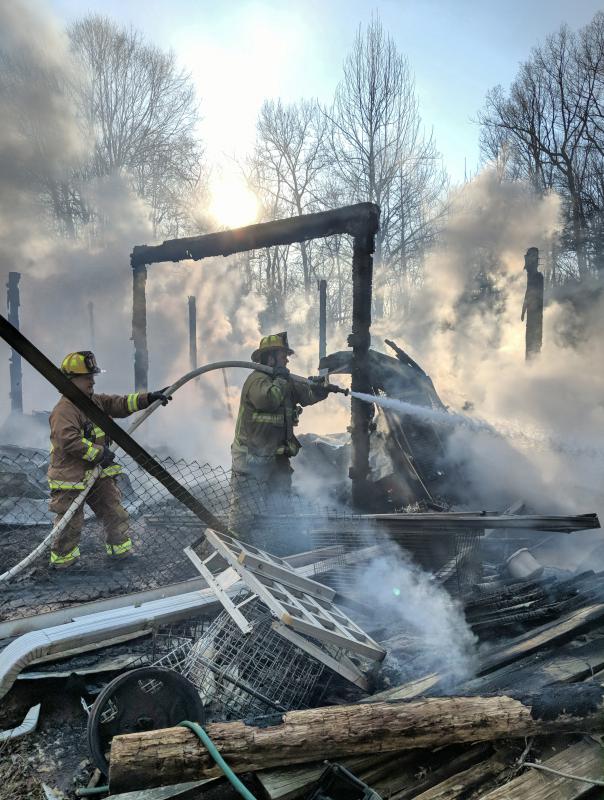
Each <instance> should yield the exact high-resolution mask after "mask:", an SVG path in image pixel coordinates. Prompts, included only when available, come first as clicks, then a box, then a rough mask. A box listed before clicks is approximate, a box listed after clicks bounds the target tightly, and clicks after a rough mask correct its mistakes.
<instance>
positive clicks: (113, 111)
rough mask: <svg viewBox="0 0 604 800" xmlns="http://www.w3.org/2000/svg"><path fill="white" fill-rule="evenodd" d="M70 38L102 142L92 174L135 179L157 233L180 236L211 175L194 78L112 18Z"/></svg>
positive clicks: (89, 119) (88, 22)
mask: <svg viewBox="0 0 604 800" xmlns="http://www.w3.org/2000/svg"><path fill="white" fill-rule="evenodd" d="M68 33H69V37H70V39H71V43H72V47H73V50H74V53H75V54H76V56H77V57H78V59H79V61H80V63H81V64H82V66H83V68H84V71H85V80H83V81H82V84H81V87H80V95H79V99H80V105H81V113H82V117H83V119H84V120H85V121H86V124H87V125H88V127H89V129H90V130H91V131H92V135H93V136H94V156H93V158H92V160H91V162H90V164H89V165H88V169H87V176H88V177H89V176H100V177H103V176H107V175H112V174H116V173H124V174H127V175H129V176H130V177H131V179H132V182H133V186H134V188H135V189H136V191H137V193H138V194H139V195H140V196H141V197H143V198H144V199H145V200H147V201H148V202H149V204H150V206H151V208H152V222H153V226H154V229H155V230H156V231H159V230H162V231H164V232H170V233H177V232H178V230H179V229H180V228H181V227H182V212H183V208H184V207H185V206H186V200H187V196H188V195H190V193H192V192H194V191H195V190H196V188H197V187H198V186H199V184H200V181H201V179H202V175H203V167H202V152H201V148H200V145H199V141H198V139H197V136H196V126H197V123H198V119H199V118H198V111H197V103H196V100H195V92H194V88H193V85H192V82H191V79H190V76H189V75H188V74H187V73H186V72H183V71H181V70H179V69H178V68H177V66H176V61H175V57H174V54H173V53H172V52H169V53H164V52H163V51H161V50H160V49H158V48H157V47H155V46H153V45H150V44H147V43H146V42H145V41H144V40H143V38H142V36H141V34H140V33H138V32H137V31H135V30H132V29H124V28H120V27H118V26H117V25H116V24H115V23H113V22H112V21H111V20H109V19H108V18H106V17H102V16H98V15H93V16H88V17H85V18H83V19H81V20H79V21H77V22H76V23H74V24H73V25H72V26H71V28H70V29H69V31H68Z"/></svg>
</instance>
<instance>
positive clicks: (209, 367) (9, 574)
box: [0, 361, 347, 583]
mask: <svg viewBox="0 0 604 800" xmlns="http://www.w3.org/2000/svg"><path fill="white" fill-rule="evenodd" d="M229 367H241V368H242V369H251V370H257V371H258V372H265V373H266V374H267V375H272V374H273V368H272V367H267V366H265V365H264V364H256V363H255V362H253V361H214V362H213V363H212V364H205V366H203V367H198V368H197V369H194V370H192V371H191V372H187V373H186V375H183V376H182V378H179V379H178V380H177V381H176V382H175V383H173V384H172V385H171V386H168V388H167V389H166V391H165V394H166V395H173V394H174V392H177V391H178V390H179V389H180V388H181V387H183V386H184V385H185V384H186V383H188V382H189V381H191V380H193V379H194V378H198V377H199V376H200V375H204V374H205V373H206V372H212V371H213V370H216V369H227V368H229ZM290 378H291V379H292V380H294V381H298V382H300V383H307V384H311V385H313V381H310V380H309V379H308V378H303V377H302V376H301V375H292V374H290ZM319 385H321V384H319ZM326 385H329V384H326ZM332 391H340V392H342V393H343V394H346V393H347V391H345V390H344V389H340V388H339V387H336V386H333V387H332ZM160 405H161V400H156V401H155V402H153V403H151V405H150V406H149V407H148V408H146V409H145V410H144V411H142V412H141V413H140V414H138V415H137V417H136V419H135V420H134V422H133V423H132V424H131V425H130V426H129V428H128V429H127V432H128V433H130V434H131V433H133V432H134V431H135V430H136V429H137V428H138V427H139V425H141V423H143V422H144V421H145V420H146V419H147V417H149V416H151V414H152V413H153V412H154V411H155V409H157V408H159V406H160ZM102 471H103V469H102V467H100V466H96V467H94V469H93V470H92V472H91V473H90V475H89V476H88V480H87V481H86V482H85V483H84V488H83V489H81V490H80V492H79V494H78V496H77V497H76V498H75V500H74V501H73V503H72V504H71V505H70V506H69V508H68V509H67V511H66V512H65V514H64V515H63V516H62V517H61V520H60V521H59V522H58V523H57V524H56V525H55V527H54V528H53V529H52V530H51V531H50V533H49V534H48V535H47V536H45V537H44V539H43V540H42V541H41V542H40V544H39V545H38V546H37V547H36V548H35V549H34V550H32V551H31V553H29V554H28V555H27V556H25V558H24V559H23V560H22V561H19V563H18V564H15V566H14V567H11V568H10V569H9V570H7V571H6V572H4V573H2V575H0V583H5V582H6V581H8V580H10V579H11V578H14V577H15V576H16V575H18V574H19V573H20V572H23V570H24V569H26V568H27V567H28V566H29V565H30V564H31V563H32V562H33V561H35V560H36V558H37V557H38V556H39V555H40V553H43V552H44V550H45V549H46V548H47V547H48V545H49V544H50V542H51V541H52V540H53V539H54V537H55V536H57V534H59V533H60V532H61V531H62V530H63V528H65V527H66V525H67V524H68V523H69V522H70V520H71V519H73V517H74V515H75V514H76V513H77V511H78V509H79V508H80V507H81V506H82V505H83V503H84V501H85V500H86V497H87V495H88V493H89V492H90V490H91V489H92V487H93V486H94V483H95V481H96V480H97V478H98V477H99V475H100V474H101V472H102Z"/></svg>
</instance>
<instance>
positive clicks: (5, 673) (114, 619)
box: [0, 571, 239, 698]
mask: <svg viewBox="0 0 604 800" xmlns="http://www.w3.org/2000/svg"><path fill="white" fill-rule="evenodd" d="M233 575H234V579H233V580H232V583H231V584H230V585H227V586H226V587H225V590H228V589H229V588H231V587H232V586H233V585H234V584H235V583H236V582H237V580H238V578H239V576H238V575H237V574H236V573H235V572H234V571H233ZM215 601H216V596H215V594H214V592H213V591H211V590H210V589H202V590H201V591H199V592H187V593H186V594H180V595H176V596H174V597H164V598H162V599H161V600H152V601H151V602H149V603H143V604H142V605H140V606H133V605H131V606H127V607H126V608H119V609H113V610H111V611H105V612H103V613H101V614H88V615H86V616H84V617H80V618H79V619H75V620H74V621H73V622H68V623H65V624H63V625H55V626H53V627H51V628H45V629H44V630H41V631H32V632H31V633H26V634H24V635H23V636H20V637H19V638H18V639H15V640H14V641H13V642H11V643H10V644H9V645H7V647H5V648H4V650H2V652H0V698H2V697H4V695H5V694H6V693H7V692H8V691H9V690H10V688H11V687H12V685H13V683H14V682H15V680H16V678H17V675H19V673H20V672H21V671H22V670H24V669H25V667H27V666H28V665H29V664H31V663H32V662H34V661H38V660H39V659H47V658H49V657H51V656H55V657H56V658H59V657H60V656H61V654H63V653H66V652H68V651H70V650H72V649H74V648H77V649H78V650H79V652H85V651H86V650H96V649H97V648H98V647H102V646H103V644H104V643H105V642H108V641H111V640H112V639H115V638H116V637H117V636H125V635H127V634H129V633H132V634H135V633H137V632H140V633H141V634H142V633H145V632H150V631H151V630H152V629H153V628H154V627H157V625H158V624H161V623H166V622H172V621H175V620H178V619H185V618H186V617H191V616H195V615H196V614H198V613H199V612H200V611H202V610H203V608H204V606H207V605H209V604H211V603H214V602H215Z"/></svg>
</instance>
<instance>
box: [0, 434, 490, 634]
mask: <svg viewBox="0 0 604 800" xmlns="http://www.w3.org/2000/svg"><path fill="white" fill-rule="evenodd" d="M158 460H159V461H160V463H161V464H162V466H163V467H164V468H165V469H166V470H167V471H168V472H169V473H170V474H171V475H172V477H173V478H175V479H176V480H177V481H178V483H179V484H180V485H181V486H182V487H183V488H184V489H186V490H187V491H188V492H190V493H191V494H192V495H193V496H194V497H195V498H196V499H197V500H199V501H200V502H201V503H203V505H204V506H205V507H206V509H207V510H208V511H209V512H211V513H212V514H213V515H214V516H215V517H216V518H217V519H218V520H220V521H221V522H222V524H224V525H225V526H230V527H231V528H232V529H233V530H235V531H237V530H238V529H239V530H243V529H245V531H246V536H245V538H246V539H247V540H248V541H250V542H252V543H253V544H254V545H255V546H256V547H259V548H261V549H264V550H267V551H269V552H271V553H273V554H275V555H288V554H291V553H295V552H303V551H306V550H311V549H313V548H316V547H331V548H332V549H333V548H340V551H341V552H345V551H348V550H351V549H354V548H358V547H359V546H368V545H370V544H376V542H379V541H380V537H381V536H382V535H381V534H380V532H379V531H378V530H377V529H376V528H375V527H371V526H368V524H367V521H366V520H363V519H362V518H361V517H358V516H354V515H352V514H350V513H349V512H335V511H333V510H328V509H324V508H318V507H317V506H316V505H313V504H312V502H310V501H308V500H307V499H305V498H303V497H299V496H297V495H294V496H293V497H292V496H289V495H288V496H287V498H283V497H279V496H278V495H275V493H274V492H271V491H270V490H269V487H267V486H266V485H264V484H262V483H260V482H258V481H256V480H254V479H253V478H249V479H248V480H247V481H245V482H244V484H243V485H242V484H241V481H239V483H238V487H237V495H238V496H237V504H236V507H235V506H234V505H233V502H232V493H231V474H230V472H229V471H228V470H226V469H224V468H222V467H219V466H212V465H210V464H202V463H199V462H197V461H184V460H178V459H174V458H170V457H165V458H158ZM119 461H120V463H121V464H122V466H123V468H124V470H123V472H122V473H121V474H120V475H119V476H118V477H117V478H116V480H117V484H118V486H119V488H120V490H121V493H122V503H123V506H124V508H125V509H126V511H127V512H128V515H129V526H130V531H129V535H130V538H131V539H132V542H133V553H132V554H131V555H130V556H128V557H127V558H125V559H123V560H119V561H115V560H110V559H109V558H108V557H107V555H106V552H105V543H104V531H103V529H102V526H101V524H100V523H99V521H98V520H97V518H96V517H95V516H94V514H93V513H92V511H91V510H90V508H88V506H86V505H85V511H84V517H85V522H84V527H83V531H82V536H81V540H80V553H81V556H80V558H79V560H78V562H77V563H76V564H75V565H73V566H71V567H69V568H68V569H62V570H55V569H53V568H52V567H51V566H50V564H49V554H50V544H49V546H48V547H46V548H45V549H44V550H43V551H42V552H41V553H40V554H39V555H38V556H37V557H36V559H35V560H34V561H33V562H32V563H31V564H30V565H29V566H28V567H27V568H26V569H24V570H23V571H22V572H20V573H19V574H18V575H16V576H14V577H11V578H9V579H8V580H6V581H3V582H1V583H0V621H1V620H8V619H17V618H21V617H27V616H32V615H35V614H40V613H43V612H46V611H52V610H56V609H59V608H62V607H68V606H71V605H75V604H79V603H85V602H91V601H94V600H98V599H102V598H106V597H111V596H115V595H123V594H130V593H133V592H137V591H145V590H150V589H155V588H158V587H162V586H166V585H168V584H173V583H177V582H180V581H186V580H188V579H191V578H197V577H199V573H198V572H197V571H196V570H195V568H194V567H193V565H192V564H191V562H190V561H189V559H188V558H187V556H186V554H185V553H184V552H183V549H184V548H185V547H187V546H189V545H192V544H193V543H195V542H197V541H198V540H199V539H200V538H201V537H202V535H203V533H204V530H205V524H204V523H203V522H202V521H201V520H200V519H199V518H198V517H197V516H196V515H195V514H193V513H192V512H191V511H189V510H188V509H187V508H186V507H185V506H184V505H183V504H182V503H181V502H179V501H178V500H176V499H175V498H174V497H173V496H172V495H171V494H169V493H168V491H167V490H166V489H165V488H164V487H163V486H162V485H161V484H160V483H159V482H158V481H157V480H156V479H155V478H152V477H151V476H150V475H149V474H148V473H147V472H146V471H145V470H144V469H142V468H141V467H140V466H139V465H138V464H137V463H136V462H134V461H133V460H132V459H131V458H130V457H128V456H121V457H120V458H119ZM47 465H48V453H47V452H45V451H43V450H34V449H27V448H17V447H13V446H6V445H4V446H0V574H1V573H3V572H5V571H6V570H9V569H10V568H12V567H14V566H15V565H16V564H18V563H19V562H20V561H21V560H22V559H24V558H25V557H26V556H27V555H28V554H29V553H31V552H32V550H34V549H35V548H36V547H37V546H38V545H39V544H40V542H42V541H43V540H44V538H45V537H47V536H48V534H49V532H50V531H51V529H52V526H53V521H54V515H53V514H52V512H50V511H49V509H48V498H49V490H48V483H47V479H46V469H47ZM101 480H110V479H108V478H103V479H101ZM385 538H387V537H382V541H384V539H385ZM396 541H397V543H398V544H399V545H400V546H402V547H404V548H406V549H408V550H409V551H410V552H411V554H412V555H413V556H414V558H415V560H416V561H418V563H420V564H421V565H422V566H424V567H425V568H428V569H432V570H435V571H436V570H438V569H440V568H442V567H443V566H446V565H447V564H448V565H449V566H448V569H449V575H448V577H449V578H450V577H451V575H452V576H453V578H454V580H453V583H452V584H451V585H452V587H453V589H454V590H455V589H457V590H461V591H463V587H464V586H467V585H468V583H469V581H468V575H469V574H470V573H469V572H468V564H470V563H472V564H474V563H475V561H476V559H475V557H474V556H475V554H476V553H477V551H478V542H479V537H478V535H477V534H476V533H474V534H448V535H447V536H445V537H441V541H439V542H437V541H436V539H435V538H434V537H426V536H425V535H422V534H421V533H406V534H405V535H404V536H401V537H399V536H397V537H396ZM334 552H335V551H334Z"/></svg>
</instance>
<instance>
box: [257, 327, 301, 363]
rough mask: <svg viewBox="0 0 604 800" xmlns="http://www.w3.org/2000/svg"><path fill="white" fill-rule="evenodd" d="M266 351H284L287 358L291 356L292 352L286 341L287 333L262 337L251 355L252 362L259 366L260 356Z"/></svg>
mask: <svg viewBox="0 0 604 800" xmlns="http://www.w3.org/2000/svg"><path fill="white" fill-rule="evenodd" d="M267 350H285V351H286V352H287V355H288V356H293V355H294V351H293V350H292V349H291V348H290V346H289V343H288V341H287V331H282V332H281V333H271V334H269V335H268V336H263V337H262V339H260V346H259V347H258V349H257V350H254V352H253V353H252V361H255V362H256V363H257V364H259V363H260V356H261V355H262V353H266V351H267Z"/></svg>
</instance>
